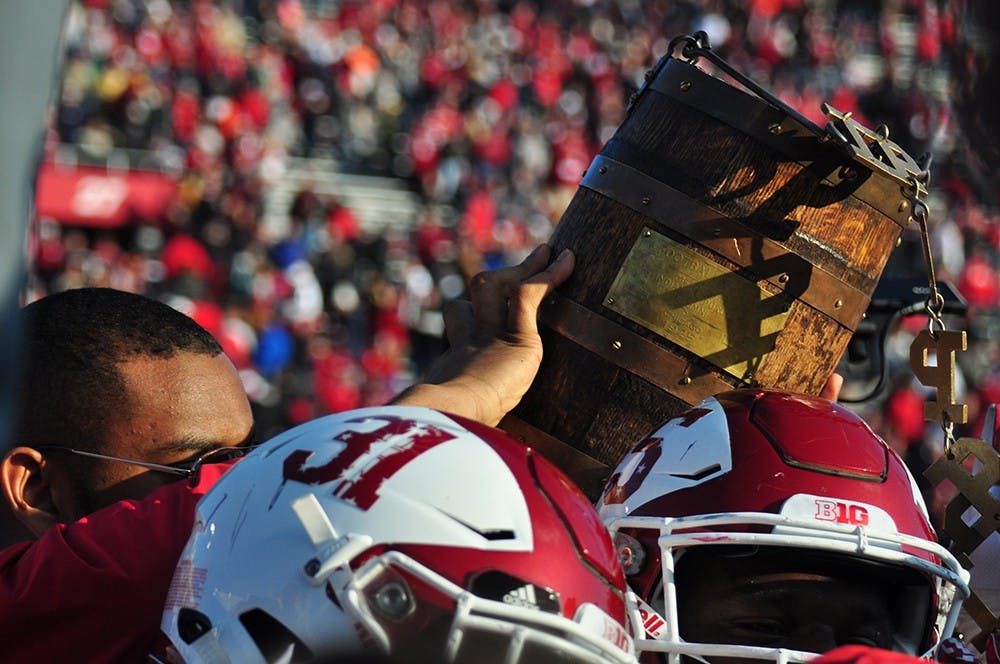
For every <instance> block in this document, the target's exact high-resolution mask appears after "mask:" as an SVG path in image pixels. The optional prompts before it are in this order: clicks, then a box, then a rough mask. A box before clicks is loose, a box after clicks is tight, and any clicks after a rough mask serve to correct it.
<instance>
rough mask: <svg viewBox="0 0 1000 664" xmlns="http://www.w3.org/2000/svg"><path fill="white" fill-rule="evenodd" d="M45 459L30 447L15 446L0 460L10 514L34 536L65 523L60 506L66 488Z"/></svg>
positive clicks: (63, 479)
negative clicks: (62, 522) (57, 524)
mask: <svg viewBox="0 0 1000 664" xmlns="http://www.w3.org/2000/svg"><path fill="white" fill-rule="evenodd" d="M61 475H62V474H61V473H57V472H56V469H55V468H54V466H53V465H52V464H51V463H49V462H48V460H47V459H46V458H45V456H44V455H43V454H42V453H41V452H39V451H38V450H36V449H34V448H31V447H15V448H14V449H12V450H10V451H9V452H8V453H7V455H6V456H5V457H4V458H3V461H0V486H2V488H3V495H4V498H5V499H6V500H7V503H8V505H9V506H10V509H11V512H13V514H14V516H15V517H16V518H17V520H18V521H20V522H21V523H22V524H23V525H24V526H25V527H26V528H27V529H28V530H29V531H30V532H31V534H32V535H34V536H35V537H41V536H42V534H43V533H44V532H45V531H46V530H48V529H49V528H50V527H52V526H53V525H55V524H56V523H59V522H60V521H65V520H66V515H65V514H64V513H63V510H60V506H61V505H63V503H64V500H65V499H66V498H68V496H67V495H64V494H65V492H66V491H67V489H68V487H67V486H65V478H61Z"/></svg>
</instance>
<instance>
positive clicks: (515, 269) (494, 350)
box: [392, 244, 574, 426]
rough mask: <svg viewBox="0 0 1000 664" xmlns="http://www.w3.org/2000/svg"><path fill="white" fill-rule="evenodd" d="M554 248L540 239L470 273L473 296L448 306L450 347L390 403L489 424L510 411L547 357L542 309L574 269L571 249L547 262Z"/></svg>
mask: <svg viewBox="0 0 1000 664" xmlns="http://www.w3.org/2000/svg"><path fill="white" fill-rule="evenodd" d="M551 251H552V250H551V248H550V247H549V246H548V245H544V244H543V245H540V246H539V247H537V248H536V249H535V250H534V251H533V252H531V254H530V255H529V256H528V257H527V258H525V259H524V261H522V262H521V264H520V265H515V266H512V267H507V268H503V269H500V270H495V271H492V272H480V273H479V274H477V275H476V276H475V277H473V278H472V283H471V295H472V299H471V301H455V302H452V303H451V304H450V305H449V307H448V309H447V310H446V311H445V328H446V330H447V335H448V343H449V344H450V347H449V349H448V350H447V351H446V352H445V353H444V355H442V356H441V357H440V358H439V359H438V360H437V361H435V362H434V364H433V365H431V368H430V369H429V370H428V372H427V374H426V375H425V376H424V377H423V379H422V381H421V382H419V383H417V384H415V385H413V386H412V387H410V388H408V389H407V390H405V391H404V392H403V393H401V394H400V395H399V396H397V397H396V398H395V399H393V401H392V403H394V404H397V405H403V406H427V407H430V408H435V409H437V410H442V411H446V412H449V413H454V414H456V415H461V416H463V417H467V418H469V419H473V420H476V421H479V422H482V423H484V424H488V425H490V426H495V425H496V424H497V423H498V422H499V421H500V420H501V419H502V418H503V416H504V415H506V414H507V413H508V412H509V411H510V410H511V409H513V408H514V406H516V405H517V404H518V402H519V401H520V400H521V397H523V396H524V393H525V392H527V391H528V388H529V387H530V386H531V382H532V381H533V380H534V378H535V374H536V373H537V372H538V366H539V364H540V363H541V361H542V340H541V337H539V335H538V324H537V316H538V307H539V306H540V305H541V303H542V300H544V299H545V296H547V295H548V294H549V293H550V292H552V290H553V289H554V288H555V287H556V286H558V285H559V284H561V283H562V282H564V281H565V280H566V279H567V278H568V277H569V275H570V273H572V271H573V265H574V258H573V254H572V253H571V252H570V251H569V250H564V251H563V252H562V253H561V254H560V255H559V257H558V258H556V260H555V261H554V262H553V263H552V264H551V265H548V262H549V258H550V257H551ZM546 265H548V267H546Z"/></svg>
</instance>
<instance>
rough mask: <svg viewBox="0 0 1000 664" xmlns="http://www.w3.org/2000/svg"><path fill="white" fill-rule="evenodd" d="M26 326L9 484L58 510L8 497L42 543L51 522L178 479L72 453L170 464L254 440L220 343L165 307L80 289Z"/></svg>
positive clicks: (28, 313)
mask: <svg viewBox="0 0 1000 664" xmlns="http://www.w3.org/2000/svg"><path fill="white" fill-rule="evenodd" d="M20 319H21V321H22V323H23V324H22V333H23V334H22V342H23V348H24V354H25V358H24V359H25V362H24V371H23V373H22V375H21V378H20V381H19V389H18V409H17V416H16V418H15V429H14V431H13V432H12V434H11V436H10V440H9V442H8V454H7V456H6V458H5V459H4V462H3V473H2V478H3V481H4V484H5V485H6V486H5V489H13V488H16V487H17V486H19V480H18V477H26V476H30V477H32V478H33V479H34V484H35V485H43V486H45V487H52V489H53V491H54V492H55V494H57V496H56V498H57V499H56V500H55V501H54V503H52V501H48V502H49V503H52V504H53V505H54V507H53V508H52V509H51V510H44V509H43V510H42V511H39V510H37V509H34V508H36V507H39V505H41V504H42V503H44V502H46V501H47V499H45V500H42V499H41V498H39V499H37V500H36V498H35V497H33V496H32V495H22V496H13V497H12V494H11V491H8V492H7V493H8V499H9V500H11V501H12V504H15V503H16V504H17V505H19V506H21V507H23V508H24V509H21V510H20V512H18V509H17V507H15V512H16V513H19V514H20V515H26V516H25V517H24V518H29V519H31V520H32V523H30V524H26V525H28V527H29V529H31V530H32V531H33V532H34V533H35V534H36V535H37V534H39V532H40V531H41V530H44V526H45V524H46V523H48V522H50V521H52V520H58V521H65V520H72V519H74V518H78V517H80V516H83V515H84V514H87V513H89V512H91V511H93V510H95V509H97V508H99V507H102V506H103V505H106V504H108V503H111V502H114V501H115V500H120V499H123V498H141V497H143V496H144V495H145V494H146V493H148V492H149V491H151V490H152V489H154V488H156V487H157V486H159V485H160V484H162V483H163V482H164V481H166V480H169V479H171V476H169V475H160V474H157V473H155V472H151V471H148V470H146V469H144V468H142V467H140V466H137V465H130V464H128V463H121V462H114V461H102V460H97V459H93V458H90V457H84V456H81V455H78V454H73V453H67V452H65V451H64V448H72V449H76V450H82V451H87V452H97V453H101V454H105V455H111V456H115V457H121V458H126V459H135V460H140V461H147V462H155V463H160V464H172V463H177V462H181V461H184V460H185V459H188V458H191V457H195V456H198V455H200V454H203V453H204V452H206V451H207V450H208V449H211V448H214V447H220V446H231V445H235V444H238V443H240V442H242V441H243V440H244V439H245V438H246V437H247V436H248V435H249V433H250V429H251V427H252V425H253V416H252V413H251V410H250V404H249V402H248V400H247V397H246V393H245V391H244V390H243V386H242V384H241V382H240V379H239V376H238V374H237V372H236V370H235V368H234V367H233V365H232V363H231V362H230V361H229V360H228V359H227V358H226V356H225V355H224V354H223V352H222V349H221V348H220V346H219V344H218V343H216V341H215V339H214V338H213V337H212V335H210V334H209V333H208V332H206V331H205V330H204V329H203V328H202V327H200V326H199V325H198V324H197V323H195V322H194V321H193V320H192V319H190V318H188V317H187V316H185V315H184V314H182V313H180V312H179V311H176V310H175V309H173V308H171V307H169V306H167V305H166V304H163V303H161V302H158V301H156V300H153V299H150V298H147V297H143V296H141V295H136V294H133V293H127V292H122V291H118V290H113V289H108V288H82V289H76V290H69V291H64V292H61V293H57V294H54V295H50V296H48V297H45V298H42V299H40V300H38V301H36V302H33V303H31V304H29V305H28V306H26V307H25V308H24V309H22V310H21V312H20ZM34 493H35V494H38V495H42V494H39V492H37V491H36V492H34ZM43 493H44V496H48V497H51V495H52V492H51V491H48V489H46V491H45V492H43ZM19 501H20V502H19ZM24 501H27V502H24ZM21 503H24V504H23V505H22V504H21ZM33 516H40V519H32V517H33ZM24 518H22V521H24Z"/></svg>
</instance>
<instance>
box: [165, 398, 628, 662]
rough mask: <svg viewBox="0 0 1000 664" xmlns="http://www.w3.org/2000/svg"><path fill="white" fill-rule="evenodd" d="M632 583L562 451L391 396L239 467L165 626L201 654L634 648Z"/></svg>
mask: <svg viewBox="0 0 1000 664" xmlns="http://www.w3.org/2000/svg"><path fill="white" fill-rule="evenodd" d="M626 593H627V587H626V584H625V579H624V574H623V572H622V570H621V565H620V563H619V560H618V557H617V553H616V551H615V549H614V547H613V545H612V542H611V538H610V536H609V534H608V532H607V530H606V529H605V528H604V525H603V524H602V522H601V521H600V518H599V517H598V515H597V512H596V511H595V510H594V508H593V506H592V505H591V504H590V503H589V502H588V501H587V499H586V497H585V496H584V495H583V494H582V492H580V491H579V489H577V488H576V487H575V486H574V485H573V484H572V483H571V482H570V481H569V480H568V479H567V478H566V477H565V476H564V475H563V474H562V473H561V472H560V471H558V470H557V469H556V468H555V467H554V466H553V465H551V464H550V463H548V462H547V461H546V460H545V459H543V458H542V457H541V456H539V455H538V454H535V453H534V452H533V451H532V450H531V449H530V448H527V447H525V446H524V445H522V444H521V443H519V442H517V441H516V440H514V439H512V438H510V437H508V436H507V435H506V434H504V433H503V432H501V431H498V430H496V429H492V428H489V427H486V426H483V425H480V424H477V423H474V422H471V421H467V420H464V419H461V418H459V417H455V416H449V415H444V414H442V413H439V412H437V411H433V410H428V409H423V408H414V407H399V406H395V407H394V406H389V407H380V408H366V409H360V410H355V411H348V412H344V413H340V414H337V415H330V416H326V417H322V418H319V419H316V420H313V421H311V422H307V423H305V424H302V425H300V426H298V427H295V428H293V429H290V430H289V431H287V432H285V433H283V434H281V435H279V436H277V437H276V438H274V439H272V440H270V441H269V442H267V443H265V444H263V445H262V446H260V447H259V448H257V449H256V450H254V451H253V452H251V453H250V454H248V455H247V456H246V458H245V459H243V460H242V461H241V462H240V463H238V464H236V465H235V466H234V467H233V468H232V469H231V470H230V471H229V472H228V473H227V474H226V475H225V476H223V478H222V479H221V480H220V481H219V482H218V484H216V485H215V486H214V487H213V488H212V490H211V491H210V492H209V493H208V494H206V495H205V496H204V498H202V500H201V501H200V502H199V504H198V507H197V514H196V522H195V525H194V530H193V533H192V535H191V539H190V540H189V542H188V544H187V547H186V549H185V550H184V553H183V555H182V556H181V558H180V561H179V563H178V566H177V569H176V573H175V576H174V579H173V583H172V586H171V589H170V593H169V597H168V601H167V605H166V610H165V613H164V617H163V622H162V628H163V631H164V633H165V635H166V636H167V638H168V639H169V641H170V644H171V646H172V648H173V649H174V650H175V651H176V655H179V656H180V658H181V659H183V661H185V662H230V661H231V662H239V663H240V664H249V663H253V662H298V661H341V660H340V659H339V658H341V657H351V656H352V655H353V656H356V657H358V658H360V659H359V660H358V661H371V659H374V660H376V661H377V660H378V659H379V654H381V656H382V657H385V658H386V659H387V660H391V661H429V662H442V661H475V662H484V661H485V662H489V661H494V660H495V661H498V662H501V661H502V662H516V661H546V662H549V661H556V662H557V661H570V662H585V661H594V662H629V661H632V662H634V661H635V659H634V649H633V643H632V635H631V631H630V629H629V628H628V627H627V625H628V624H629V622H628V618H627V615H628V613H629V609H628V608H627V607H628V605H627V602H628V597H627V596H626ZM333 658H337V659H333Z"/></svg>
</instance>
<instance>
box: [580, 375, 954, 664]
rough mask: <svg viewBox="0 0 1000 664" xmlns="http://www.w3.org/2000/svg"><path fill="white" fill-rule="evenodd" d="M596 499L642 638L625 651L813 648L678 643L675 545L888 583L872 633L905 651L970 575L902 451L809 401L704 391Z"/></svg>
mask: <svg viewBox="0 0 1000 664" xmlns="http://www.w3.org/2000/svg"><path fill="white" fill-rule="evenodd" d="M598 509H599V513H600V514H601V517H602V518H603V519H604V521H605V524H606V525H608V527H609V530H610V531H611V533H612V536H613V537H614V540H615V544H616V547H617V548H618V550H619V553H620V555H621V558H622V562H623V564H624V565H625V569H626V577H627V579H628V581H629V584H630V586H631V587H632V589H633V590H634V591H635V593H636V595H637V596H638V598H639V603H640V608H641V620H642V622H643V624H644V631H645V638H641V639H638V640H637V641H636V648H637V650H638V651H640V653H645V652H659V653H664V654H665V656H666V658H667V660H668V661H670V662H679V661H681V656H682V655H684V656H687V657H688V658H692V659H699V660H701V661H706V660H705V658H706V657H707V658H711V657H715V656H718V657H741V658H746V659H774V660H777V661H806V660H807V659H809V658H811V657H814V656H815V653H806V652H800V651H789V650H787V649H782V648H779V647H767V646H762V645H760V644H759V643H756V644H748V643H743V644H733V643H706V642H697V643H695V642H688V641H685V640H684V639H683V638H682V635H683V634H685V628H684V622H683V621H684V619H685V616H686V615H688V614H686V613H683V612H682V615H678V613H679V611H678V598H679V597H681V596H682V595H683V593H681V594H680V595H679V594H678V586H679V585H682V581H683V579H684V574H685V569H684V565H685V561H684V557H685V555H687V556H688V557H689V558H690V560H691V561H692V563H693V561H696V560H698V557H699V555H703V553H704V552H711V551H714V552H717V553H718V552H724V553H723V554H722V555H729V556H731V557H732V556H738V555H739V556H743V555H746V556H749V555H750V554H753V555H758V554H760V556H761V557H762V558H765V559H766V558H767V556H771V559H772V560H794V561H796V562H795V563H793V566H794V567H795V568H796V569H804V567H803V565H807V562H808V564H813V562H812V561H816V562H817V564H818V561H820V560H826V561H827V562H826V563H824V564H828V565H839V566H840V568H844V567H846V569H848V570H851V572H850V573H849V576H850V577H851V578H852V582H858V583H859V584H860V585H862V586H863V585H864V584H865V583H867V581H862V580H869V579H878V580H888V579H893V583H897V581H898V583H899V586H898V595H896V594H895V593H896V592H897V591H895V590H894V591H893V593H894V595H893V596H894V597H898V598H900V599H899V601H896V600H895V599H894V600H893V601H894V602H896V605H895V607H894V608H893V610H892V611H890V612H887V619H888V620H889V621H890V622H891V625H889V627H888V629H887V630H886V632H887V633H885V634H884V635H883V636H884V637H890V636H891V648H892V649H894V650H898V651H901V652H906V653H909V654H911V655H912V654H924V653H925V652H928V651H930V650H932V649H933V648H934V647H935V645H936V644H937V643H938V641H939V640H940V639H942V638H944V637H947V636H949V635H950V634H951V631H952V629H953V627H954V625H955V621H956V619H957V616H958V612H959V608H960V605H961V601H962V599H964V598H965V597H967V596H968V594H969V590H968V578H969V575H968V572H966V571H965V570H964V569H962V568H961V567H960V565H959V564H958V562H957V561H956V560H955V558H954V557H953V556H952V555H951V554H950V553H948V551H947V550H945V549H944V548H943V547H941V546H940V545H938V544H937V542H936V538H935V535H934V531H933V529H932V527H931V525H930V522H929V519H928V516H927V510H926V507H925V506H924V502H923V499H922V497H921V495H920V492H919V490H918V489H917V486H916V483H915V481H914V479H913V477H912V475H911V474H910V473H909V471H908V470H907V468H906V466H905V465H904V464H903V462H902V461H901V460H900V458H899V457H898V456H897V455H896V454H895V453H894V452H893V451H892V450H891V449H890V448H889V447H888V446H887V445H886V444H885V443H884V442H883V441H882V440H881V439H880V438H879V437H878V436H876V435H875V433H873V432H872V430H871V429H870V428H869V427H868V425H867V424H866V423H865V422H864V421H862V420H861V419H860V418H859V417H858V416H856V415H855V414H854V413H852V412H851V411H849V410H847V409H846V408H844V407H842V406H839V405H837V404H835V403H832V402H830V401H827V400H825V399H821V398H818V397H810V396H805V395H801V394H792V393H785V392H776V391H765V390H756V389H746V390H735V391H732V392H726V393H723V394H719V395H717V396H715V397H713V398H709V399H707V400H705V401H704V402H702V403H701V404H699V405H697V406H695V407H693V408H691V409H689V410H688V411H686V412H684V413H683V414H681V415H679V416H677V417H675V418H673V419H671V420H669V421H668V422H666V423H665V424H664V425H663V426H661V427H660V428H659V429H658V430H656V431H655V432H654V433H652V434H651V435H649V436H648V437H646V438H645V439H644V440H642V441H641V442H639V443H638V444H637V445H636V447H635V448H634V449H633V450H632V451H631V452H629V453H628V454H627V455H626V456H625V458H624V459H623V460H622V461H621V463H620V464H619V465H618V467H617V468H616V470H615V471H614V473H613V474H612V476H611V477H610V478H609V480H608V482H607V484H606V486H605V489H604V492H603V494H602V496H601V498H600V501H599V502H598ZM772 547H773V548H772ZM696 551H698V552H702V553H696ZM781 555H785V558H780V556H781ZM675 566H676V567H675ZM690 566H691V567H694V568H695V569H700V568H699V567H698V566H697V565H694V564H691V565H690ZM719 569H725V568H719ZM779 569H780V568H779ZM675 570H676V572H677V575H676V578H675V574H674V572H675ZM855 572H856V574H857V576H856V577H853V576H852V575H853V574H854V573H855ZM896 573H898V574H899V577H898V580H897V577H894V576H892V575H893V574H896ZM834 578H839V577H834ZM904 586H905V587H904ZM893 588H896V586H893ZM682 609H683V606H682ZM689 622H690V621H689ZM716 626H718V622H716ZM705 640H707V639H700V641H705ZM883 647H884V646H883ZM654 659H655V658H654Z"/></svg>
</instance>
